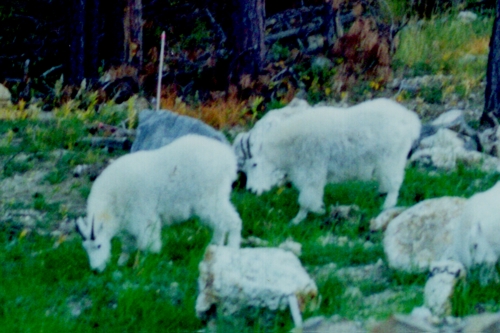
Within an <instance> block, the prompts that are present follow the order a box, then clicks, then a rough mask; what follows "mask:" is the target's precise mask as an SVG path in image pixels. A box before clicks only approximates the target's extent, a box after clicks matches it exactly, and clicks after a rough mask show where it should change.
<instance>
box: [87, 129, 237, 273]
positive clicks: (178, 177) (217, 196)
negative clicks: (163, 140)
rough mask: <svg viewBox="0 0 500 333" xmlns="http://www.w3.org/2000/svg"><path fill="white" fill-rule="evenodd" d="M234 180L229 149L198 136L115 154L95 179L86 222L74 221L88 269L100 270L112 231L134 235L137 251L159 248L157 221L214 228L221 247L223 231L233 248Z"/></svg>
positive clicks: (234, 223)
mask: <svg viewBox="0 0 500 333" xmlns="http://www.w3.org/2000/svg"><path fill="white" fill-rule="evenodd" d="M235 179H236V157H235V155H234V152H233V151H232V149H231V147H229V146H228V145H226V144H223V143H221V142H219V141H216V140H214V139H211V138H207V137H202V136H199V135H186V136H183V137H181V138H179V139H177V140H175V141H174V142H172V143H171V144H169V145H167V146H165V147H162V148H159V149H156V150H151V151H138V152H135V153H132V154H128V155H125V156H122V157H120V158H119V159H117V160H116V161H115V162H113V163H112V164H111V165H109V166H108V167H107V168H106V169H105V170H104V171H103V172H102V174H101V175H100V176H99V177H98V178H97V179H96V180H95V182H94V184H93V186H92V190H91V192H90V195H89V198H88V202H87V219H86V220H87V221H85V220H83V219H79V220H78V221H77V226H78V228H79V230H80V233H81V234H82V237H83V240H84V241H83V245H84V247H85V249H86V250H87V253H88V255H89V259H90V265H91V267H92V268H93V269H98V270H101V271H102V270H103V269H104V268H105V266H106V263H107V261H108V260H109V257H110V248H111V243H110V241H111V239H112V238H113V237H114V236H115V235H116V234H117V233H118V232H120V231H126V232H128V233H129V234H130V235H132V236H134V237H135V238H136V241H137V247H138V248H139V249H149V250H150V251H152V252H159V251H160V249H161V246H162V242H161V224H162V222H163V224H166V225H170V224H172V223H174V222H181V221H185V220H187V219H188V218H190V217H192V216H198V217H199V218H200V219H201V221H203V222H204V223H206V224H207V225H209V226H210V227H212V228H213V229H214V234H213V239H212V242H213V243H215V244H217V245H224V242H225V237H226V235H227V236H228V245H229V246H231V247H234V248H238V247H239V245H240V240H241V219H240V217H239V215H238V213H237V212H236V210H235V208H234V207H233V205H232V204H231V202H230V194H231V186H232V183H233V181H234V180H235Z"/></svg>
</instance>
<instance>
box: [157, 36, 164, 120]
mask: <svg viewBox="0 0 500 333" xmlns="http://www.w3.org/2000/svg"><path fill="white" fill-rule="evenodd" d="M164 52H165V31H163V32H162V33H161V51H160V64H159V65H158V89H157V90H156V111H158V110H160V98H161V77H162V74H163V53H164Z"/></svg>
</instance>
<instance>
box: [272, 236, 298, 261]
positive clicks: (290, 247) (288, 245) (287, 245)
mask: <svg viewBox="0 0 500 333" xmlns="http://www.w3.org/2000/svg"><path fill="white" fill-rule="evenodd" d="M278 248H280V249H282V250H285V251H290V252H292V253H293V254H295V255H296V256H297V257H300V256H301V255H302V244H300V243H298V242H295V241H294V240H293V239H291V238H288V239H287V240H286V241H284V242H283V243H281V244H280V245H278Z"/></svg>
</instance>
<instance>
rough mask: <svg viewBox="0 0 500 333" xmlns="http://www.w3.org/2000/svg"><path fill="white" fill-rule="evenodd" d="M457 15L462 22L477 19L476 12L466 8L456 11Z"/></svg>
mask: <svg viewBox="0 0 500 333" xmlns="http://www.w3.org/2000/svg"><path fill="white" fill-rule="evenodd" d="M457 17H458V18H459V19H460V21H462V22H464V23H470V22H473V21H475V20H477V14H475V13H473V12H471V11H468V10H463V11H461V12H460V13H458V16H457Z"/></svg>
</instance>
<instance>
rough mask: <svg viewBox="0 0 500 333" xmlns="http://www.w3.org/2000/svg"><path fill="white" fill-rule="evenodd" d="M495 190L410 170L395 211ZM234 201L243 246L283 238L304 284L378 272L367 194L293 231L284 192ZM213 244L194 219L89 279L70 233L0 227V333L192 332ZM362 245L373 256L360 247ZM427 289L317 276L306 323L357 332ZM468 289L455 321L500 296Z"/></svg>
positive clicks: (271, 324) (409, 281) (387, 278)
mask: <svg viewBox="0 0 500 333" xmlns="http://www.w3.org/2000/svg"><path fill="white" fill-rule="evenodd" d="M70 160H71V159H70ZM61 163H62V162H61ZM65 163H66V162H65ZM63 164H64V163H63ZM499 179H500V176H499V175H497V174H494V175H492V174H486V173H483V172H480V171H477V170H472V169H467V168H465V167H460V168H458V170H457V171H455V172H435V173H434V174H432V175H429V171H428V170H423V169H418V168H416V167H412V168H409V169H408V170H407V174H406V179H405V183H404V185H403V187H402V189H401V197H400V201H399V203H400V204H402V205H412V204H415V203H416V202H418V201H421V200H424V199H427V198H432V197H436V196H443V195H458V196H464V197H468V196H470V195H472V194H473V193H475V192H477V191H481V190H484V189H487V188H488V187H490V186H491V185H493V184H494V183H495V182H496V181H497V180H499ZM33 200H34V201H33V207H34V208H35V209H38V210H42V211H47V212H49V213H50V212H52V215H50V214H48V215H50V216H57V214H56V213H55V212H57V211H59V210H60V207H55V206H53V205H52V206H51V205H50V204H48V203H47V202H45V200H44V196H43V194H40V195H39V196H37V197H35V198H33ZM232 200H233V202H234V204H235V206H236V207H237V210H238V211H239V213H240V214H241V217H242V219H243V221H244V228H243V237H248V236H256V237H259V238H262V239H264V240H267V241H268V242H269V244H270V246H277V245H279V244H280V243H281V242H283V241H285V240H286V239H288V238H292V239H293V240H295V241H297V242H300V243H301V244H302V246H303V248H302V256H301V258H300V259H301V261H302V263H303V265H304V266H305V267H306V268H307V270H308V271H309V272H310V273H311V274H312V276H315V273H314V272H315V271H316V270H317V269H321V267H324V266H325V265H328V264H331V263H335V264H336V265H337V267H338V268H343V267H352V266H357V265H366V264H374V263H376V262H377V261H378V260H379V259H382V260H384V261H385V256H384V252H383V247H382V244H381V240H382V237H381V236H382V234H381V233H379V232H377V233H372V232H370V231H369V228H368V224H369V220H370V218H372V217H374V216H376V215H377V214H378V213H379V212H380V208H379V207H380V206H381V204H382V202H383V198H381V197H379V196H378V195H377V193H376V184H375V183H372V182H349V183H345V184H337V185H328V186H327V187H326V193H325V203H326V205H327V207H329V206H330V205H337V204H342V205H344V204H356V205H358V206H359V207H360V210H359V212H357V213H355V214H354V215H353V217H352V219H350V220H349V221H345V220H342V219H335V218H332V217H328V215H324V216H316V215H313V214H310V216H308V218H307V219H306V220H305V221H303V222H302V223H301V224H300V225H299V226H290V225H289V221H290V219H291V218H292V217H293V216H294V215H295V214H296V212H297V209H298V205H297V203H296V200H297V192H296V190H295V189H294V188H292V187H283V188H279V189H273V190H272V191H270V192H268V193H265V194H264V195H262V196H260V197H257V196H255V195H253V194H251V193H249V192H247V191H245V190H235V191H234V192H233V196H232ZM47 218H49V217H47ZM41 225H43V223H41ZM328 234H331V235H335V236H340V237H346V238H347V240H348V241H349V242H348V243H347V244H344V245H341V244H322V243H321V241H320V240H321V238H322V237H325V236H326V235H328ZM210 238H211V231H210V230H209V229H208V228H206V227H204V226H203V225H201V224H200V223H199V222H198V221H197V219H192V220H190V221H188V222H186V223H183V224H179V225H175V226H173V227H169V228H164V230H163V242H164V247H163V250H162V252H161V253H160V254H148V253H137V254H136V255H134V256H133V258H131V259H130V261H129V262H128V264H127V265H125V266H121V267H120V266H118V265H117V264H116V261H117V257H118V254H119V248H120V241H119V240H118V239H115V240H114V241H113V258H112V262H111V263H110V265H109V266H108V267H107V269H106V270H105V271H104V273H102V274H97V273H94V272H91V270H90V269H89V266H88V260H87V257H86V254H85V252H84V250H83V248H82V247H81V241H80V239H79V237H78V236H77V235H75V234H74V233H72V234H71V235H70V236H69V237H68V238H67V239H65V240H64V241H62V242H60V239H59V236H50V235H41V234H38V233H37V232H36V231H35V230H31V231H30V232H28V233H26V232H25V230H24V228H23V226H22V224H20V223H18V222H16V221H14V220H10V221H6V222H4V223H2V224H0V247H1V251H0V325H2V328H3V329H4V330H6V331H22V332H27V331H72V332H84V331H85V332H86V331H89V330H97V331H138V330H141V331H159V330H162V331H195V330H199V329H201V328H203V326H204V323H202V322H201V321H200V320H199V319H198V318H196V315H195V311H194V307H195V301H196V296H197V278H198V264H199V262H200V261H201V259H202V257H203V253H204V250H205V248H206V246H207V245H208V243H209V241H210ZM366 241H370V242H371V243H373V246H371V247H365V246H364V245H363V244H364V243H365V242H366ZM57 244H60V245H58V246H57ZM425 281H426V274H415V275H412V274H403V273H400V272H395V271H392V270H390V269H387V268H385V269H384V273H383V280H382V281H370V280H360V281H346V280H344V279H341V278H339V277H337V276H336V275H335V274H331V275H328V276H327V277H324V276H323V277H321V278H318V279H317V281H316V282H317V285H318V288H319V292H320V294H321V297H322V302H321V306H320V308H319V309H317V310H315V312H313V313H307V314H305V316H306V317H307V316H313V315H325V316H331V315H335V314H337V315H340V316H341V317H343V318H347V319H357V320H358V319H359V320H363V319H367V318H369V317H373V318H377V319H384V318H387V317H388V316H389V315H390V314H392V313H394V312H399V313H408V312H410V311H411V310H412V309H413V308H414V307H415V306H420V305H422V304H423V298H422V288H423V286H424V284H425ZM467 283H468V284H467V285H461V286H460V287H459V289H458V291H457V295H456V296H455V298H454V304H455V310H454V313H456V314H457V315H460V316H465V315H467V314H471V313H476V312H477V311H479V310H478V309H481V308H487V309H497V306H496V304H498V301H499V299H500V293H499V292H498V291H497V290H498V284H493V285H489V286H480V285H479V284H478V280H477V279H474V278H472V280H470V281H468V282H467ZM353 288H354V289H353ZM346 290H358V292H357V294H356V293H354V294H352V293H349V292H347V293H346ZM389 292H390V293H389ZM384 293H388V294H387V295H388V296H387V299H386V304H383V305H379V306H374V305H373V304H369V302H367V301H366V300H368V299H370V297H375V296H376V295H379V294H384ZM251 318H253V319H251V320H250V321H248V322H245V323H240V322H237V325H238V327H240V328H243V327H246V330H247V331H249V332H250V331H251V332H253V331H276V332H280V331H287V330H289V329H290V328H291V327H292V326H293V324H292V321H291V318H290V315H289V313H288V312H287V311H285V312H279V313H278V314H277V316H269V314H266V313H263V312H262V311H261V312H257V313H255V314H254V316H253V317H251ZM219 325H220V326H219V328H220V329H221V330H223V328H228V329H229V327H234V325H235V323H234V322H233V319H231V318H223V319H221V320H220V322H219ZM231 325H233V326H231ZM242 325H243V326H242Z"/></svg>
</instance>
